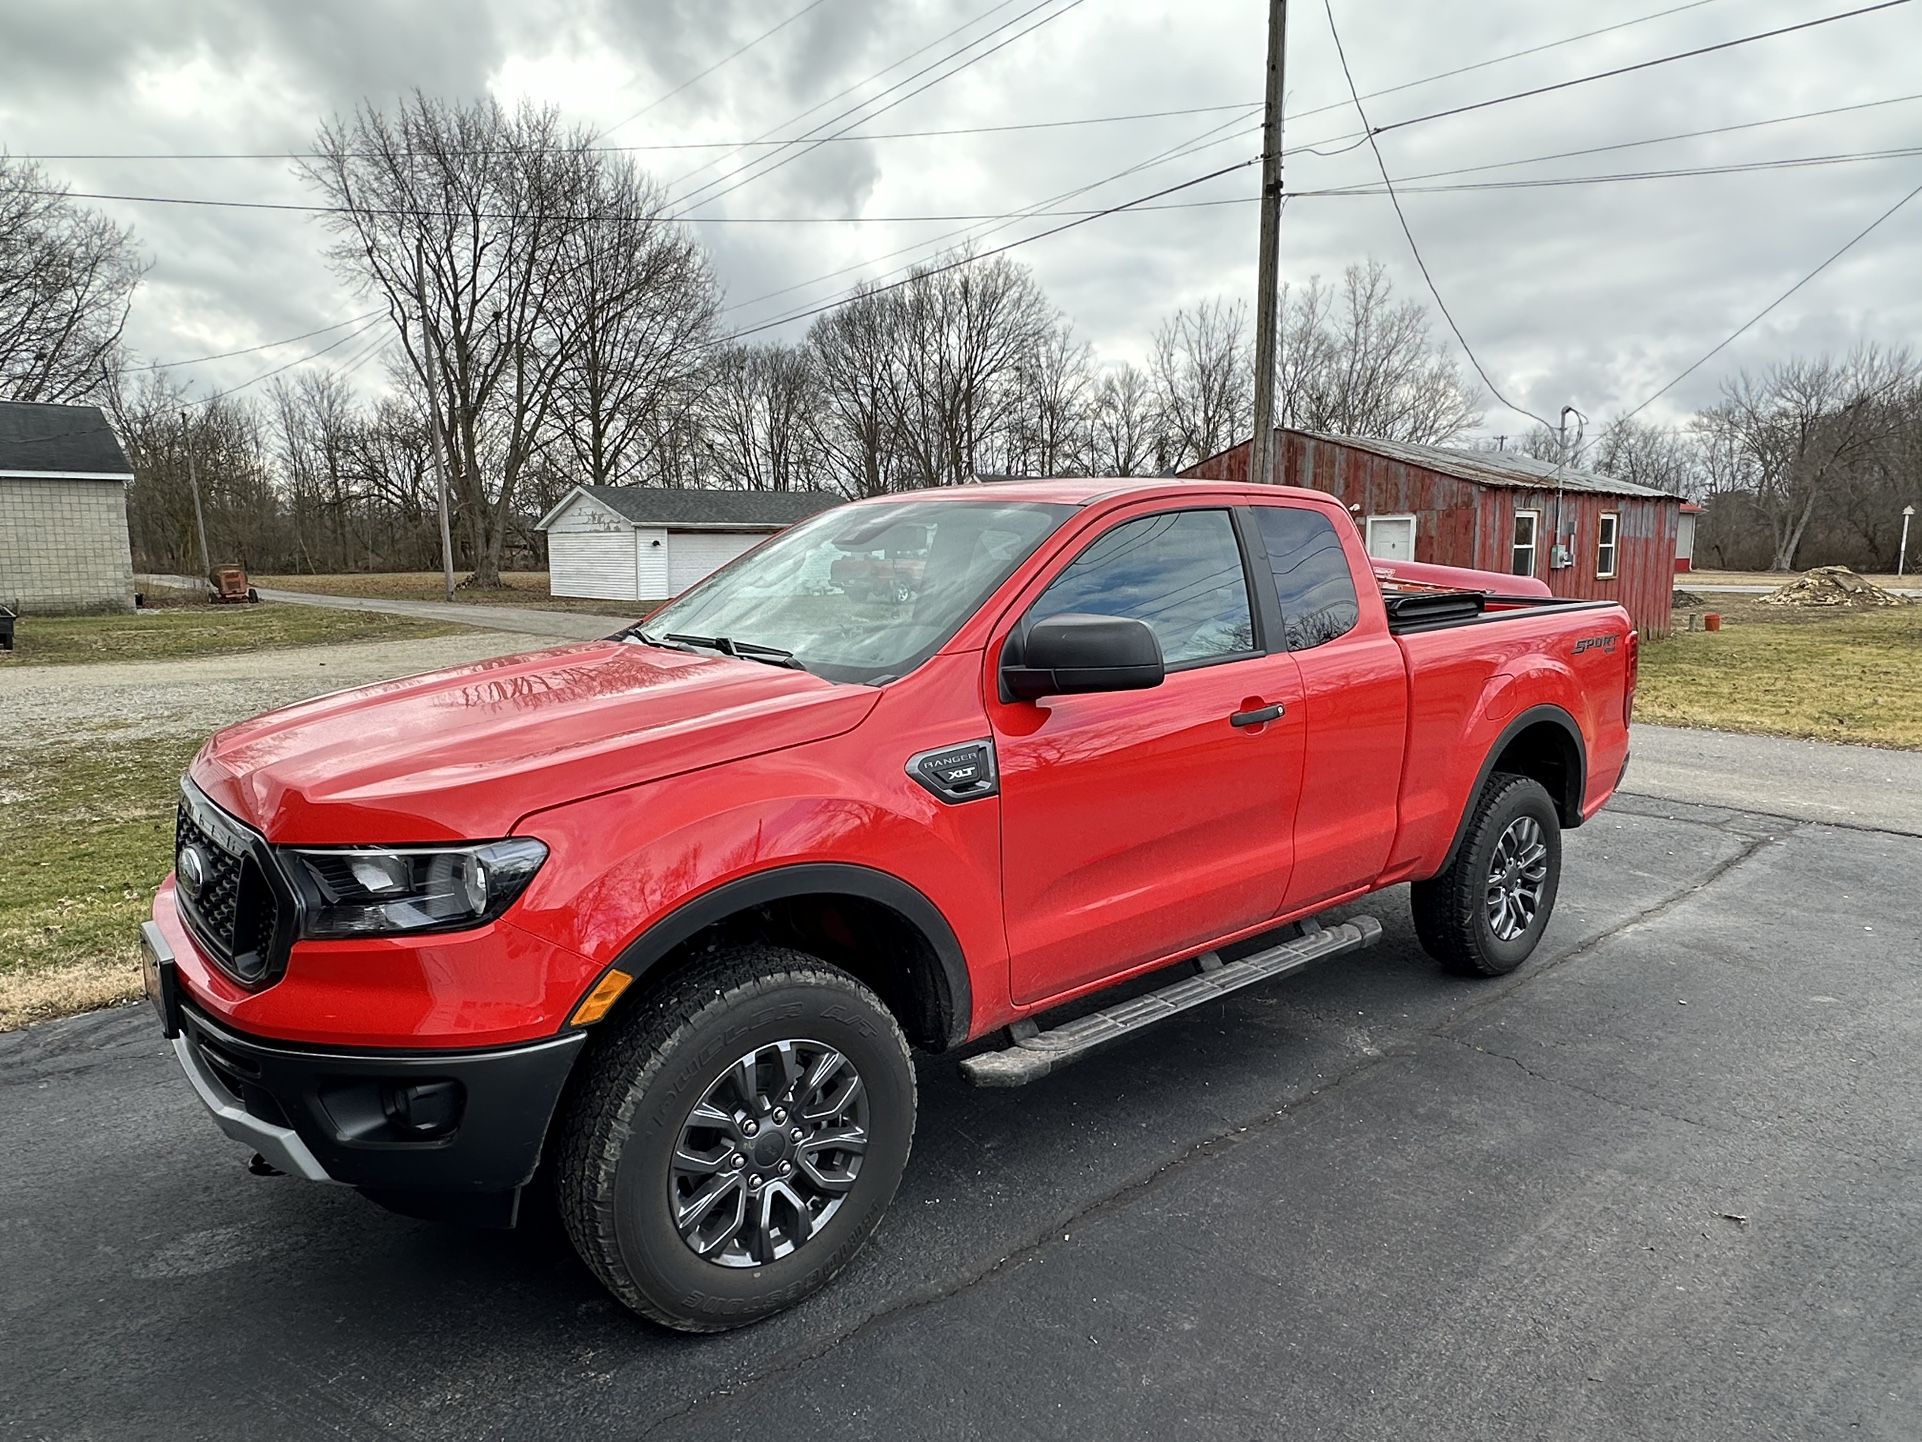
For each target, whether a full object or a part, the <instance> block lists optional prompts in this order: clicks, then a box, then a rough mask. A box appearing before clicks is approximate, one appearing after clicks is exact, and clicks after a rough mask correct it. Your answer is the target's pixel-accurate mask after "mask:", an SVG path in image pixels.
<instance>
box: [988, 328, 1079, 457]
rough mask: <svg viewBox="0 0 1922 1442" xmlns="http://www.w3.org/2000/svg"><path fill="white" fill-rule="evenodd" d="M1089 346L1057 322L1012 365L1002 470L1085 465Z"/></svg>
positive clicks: (1070, 329)
mask: <svg viewBox="0 0 1922 1442" xmlns="http://www.w3.org/2000/svg"><path fill="white" fill-rule="evenodd" d="M1093 358H1094V352H1093V349H1092V348H1091V347H1090V346H1089V345H1088V344H1087V342H1085V341H1078V340H1076V339H1075V336H1074V327H1073V325H1071V324H1070V323H1069V322H1068V321H1066V320H1065V319H1063V320H1058V321H1057V322H1056V323H1055V324H1054V325H1053V326H1051V327H1050V328H1049V329H1048V330H1047V331H1046V332H1045V333H1044V334H1043V335H1042V336H1041V338H1040V340H1039V342H1038V344H1036V345H1035V347H1034V349H1033V350H1031V351H1030V352H1029V353H1028V354H1027V355H1026V356H1025V357H1023V358H1022V359H1020V360H1018V361H1017V362H1016V364H1015V368H1014V377H1013V380H1012V393H1011V395H1010V397H1009V411H1008V423H1007V424H1008V428H1007V444H1006V452H1007V454H1006V469H1007V470H1008V471H1009V472H1010V473H1011V474H1014V475H1030V476H1059V475H1067V474H1070V473H1071V472H1073V471H1074V470H1076V469H1085V468H1086V467H1087V466H1088V465H1089V449H1090V445H1089V439H1088V436H1089V425H1088V421H1089V417H1088V414H1087V412H1088V400H1089V393H1090V391H1091V390H1092V389H1093V386H1094V374H1093Z"/></svg>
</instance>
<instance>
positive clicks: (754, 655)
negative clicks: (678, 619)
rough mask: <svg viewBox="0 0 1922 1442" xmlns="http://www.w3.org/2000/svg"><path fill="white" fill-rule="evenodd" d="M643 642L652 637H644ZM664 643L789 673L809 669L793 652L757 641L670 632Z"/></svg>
mask: <svg viewBox="0 0 1922 1442" xmlns="http://www.w3.org/2000/svg"><path fill="white" fill-rule="evenodd" d="M641 639H642V640H643V641H648V640H652V639H653V638H652V637H649V636H645V635H643V636H642V637H641ZM661 640H663V641H673V642H678V643H679V644H681V645H683V646H699V647H701V648H703V649H704V650H708V651H719V652H720V653H721V654H722V655H723V656H732V657H733V658H734V659H736V660H737V661H764V662H766V663H767V664H768V665H770V666H781V667H784V668H785V669H787V670H789V671H805V670H807V667H806V666H804V665H802V664H801V663H800V662H799V661H797V660H796V659H795V658H794V653H793V652H792V651H783V650H782V649H781V648H780V647H779V646H763V645H761V644H759V643H758V642H755V641H737V640H735V639H734V638H733V637H732V636H690V635H685V634H683V633H681V632H679V631H669V632H668V633H667V634H666V635H664V636H662V637H661Z"/></svg>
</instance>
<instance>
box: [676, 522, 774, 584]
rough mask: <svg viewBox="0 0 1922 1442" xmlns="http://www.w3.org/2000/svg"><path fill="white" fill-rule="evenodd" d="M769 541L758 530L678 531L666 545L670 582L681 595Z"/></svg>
mask: <svg viewBox="0 0 1922 1442" xmlns="http://www.w3.org/2000/svg"><path fill="white" fill-rule="evenodd" d="M766 539H767V537H766V536H764V535H762V534H761V533H760V532H758V531H676V532H674V534H673V535H672V536H670V537H669V538H668V543H667V546H668V550H667V583H668V585H669V586H670V587H671V588H672V589H673V592H674V594H675V595H677V596H678V595H680V594H681V592H683V591H685V590H686V589H687V588H688V587H689V586H691V585H693V584H694V583H695V582H696V581H699V580H704V579H705V578H706V577H708V576H711V575H713V574H714V572H716V571H718V570H720V569H721V567H723V566H725V565H726V564H727V563H728V562H729V561H731V560H733V559H734V558H735V557H736V556H738V555H740V554H741V552H743V551H745V550H748V549H749V548H751V547H753V546H756V545H759V544H760V543H761V542H762V541H764V540H766Z"/></svg>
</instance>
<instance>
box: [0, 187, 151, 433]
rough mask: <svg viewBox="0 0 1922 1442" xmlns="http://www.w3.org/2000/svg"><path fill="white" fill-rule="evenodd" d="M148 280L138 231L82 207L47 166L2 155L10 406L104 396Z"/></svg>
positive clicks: (1, 261)
mask: <svg viewBox="0 0 1922 1442" xmlns="http://www.w3.org/2000/svg"><path fill="white" fill-rule="evenodd" d="M47 191H61V192H62V193H59V194H46V193H41V192H47ZM146 273H147V266H146V264H145V263H144V262H143V261H142V260H141V259H140V257H139V256H138V254H137V253H136V252H135V249H134V241H133V232H132V231H131V230H127V229H124V228H122V227H121V226H118V225H115V224H114V223H113V222H112V221H110V220H108V219H107V218H106V217H105V216H103V215H101V214H100V213H99V212H98V211H93V210H88V209H86V208H84V207H82V206H79V205H75V204H74V203H73V202H72V201H70V200H68V199H67V198H66V195H65V194H64V191H63V188H62V187H59V186H56V185H54V184H52V182H50V181H49V180H48V178H47V175H46V172H45V171H43V170H41V169H40V167H39V166H37V165H34V164H32V163H31V162H27V161H18V160H13V159H10V158H9V157H7V156H4V155H0V398H4V399H7V400H16V401H73V400H78V399H80V398H81V397H83V396H88V395H92V394H94V393H95V392H96V391H97V390H98V389H99V388H100V386H101V383H102V380H103V378H104V374H105V372H106V371H108V370H110V369H112V368H113V365H114V359H115V357H116V355H117V354H118V351H119V347H120V336H121V332H122V331H123V330H124V329H125V327H126V324H127V311H128V308H129V307H130V306H131V304H132V302H133V293H134V290H135V288H136V287H138V286H139V284H140V279H141V277H142V276H143V275H145V274H146Z"/></svg>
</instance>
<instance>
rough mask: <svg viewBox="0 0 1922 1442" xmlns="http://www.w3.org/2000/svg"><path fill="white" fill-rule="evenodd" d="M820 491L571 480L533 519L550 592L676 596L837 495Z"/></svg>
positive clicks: (624, 597) (622, 597) (620, 597)
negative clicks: (542, 536)
mask: <svg viewBox="0 0 1922 1442" xmlns="http://www.w3.org/2000/svg"><path fill="white" fill-rule="evenodd" d="M841 499H842V498H841V497H840V496H837V495H834V494H832V493H831V492H828V491H718V490H691V489H686V490H684V489H674V488H670V487H665V486H576V487H574V489H573V490H571V491H569V492H568V493H567V494H566V495H565V496H563V497H562V498H561V500H560V503H559V504H558V505H556V506H555V507H554V509H553V510H551V511H549V512H548V513H547V514H546V515H545V516H542V517H541V519H540V529H541V530H543V531H545V532H546V533H547V572H548V582H547V588H548V590H549V591H550V592H552V593H553V594H554V595H556V596H585V597H593V598H597V599H602V600H609V601H658V600H660V599H662V598H663V597H667V596H678V595H680V594H681V592H683V591H685V590H686V589H687V588H688V587H689V586H692V585H693V584H694V583H695V582H696V581H700V580H704V579H705V578H706V577H708V576H709V575H711V574H712V573H713V572H715V571H718V570H719V569H720V568H721V567H722V566H725V565H726V564H727V563H728V562H729V561H731V560H733V559H734V558H735V557H736V556H738V555H740V554H741V553H742V552H743V551H746V550H749V549H751V548H752V547H754V546H758V545H759V544H760V543H761V542H762V541H765V540H766V539H767V538H768V537H769V536H770V535H772V534H773V533H774V532H776V531H779V530H783V529H785V528H786V527H788V526H791V525H793V524H794V523H795V522H796V521H801V520H805V519H807V517H809V516H811V515H814V514H815V513H816V512H817V511H825V510H826V509H827V508H828V507H830V506H834V505H839V504H840V502H841Z"/></svg>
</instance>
